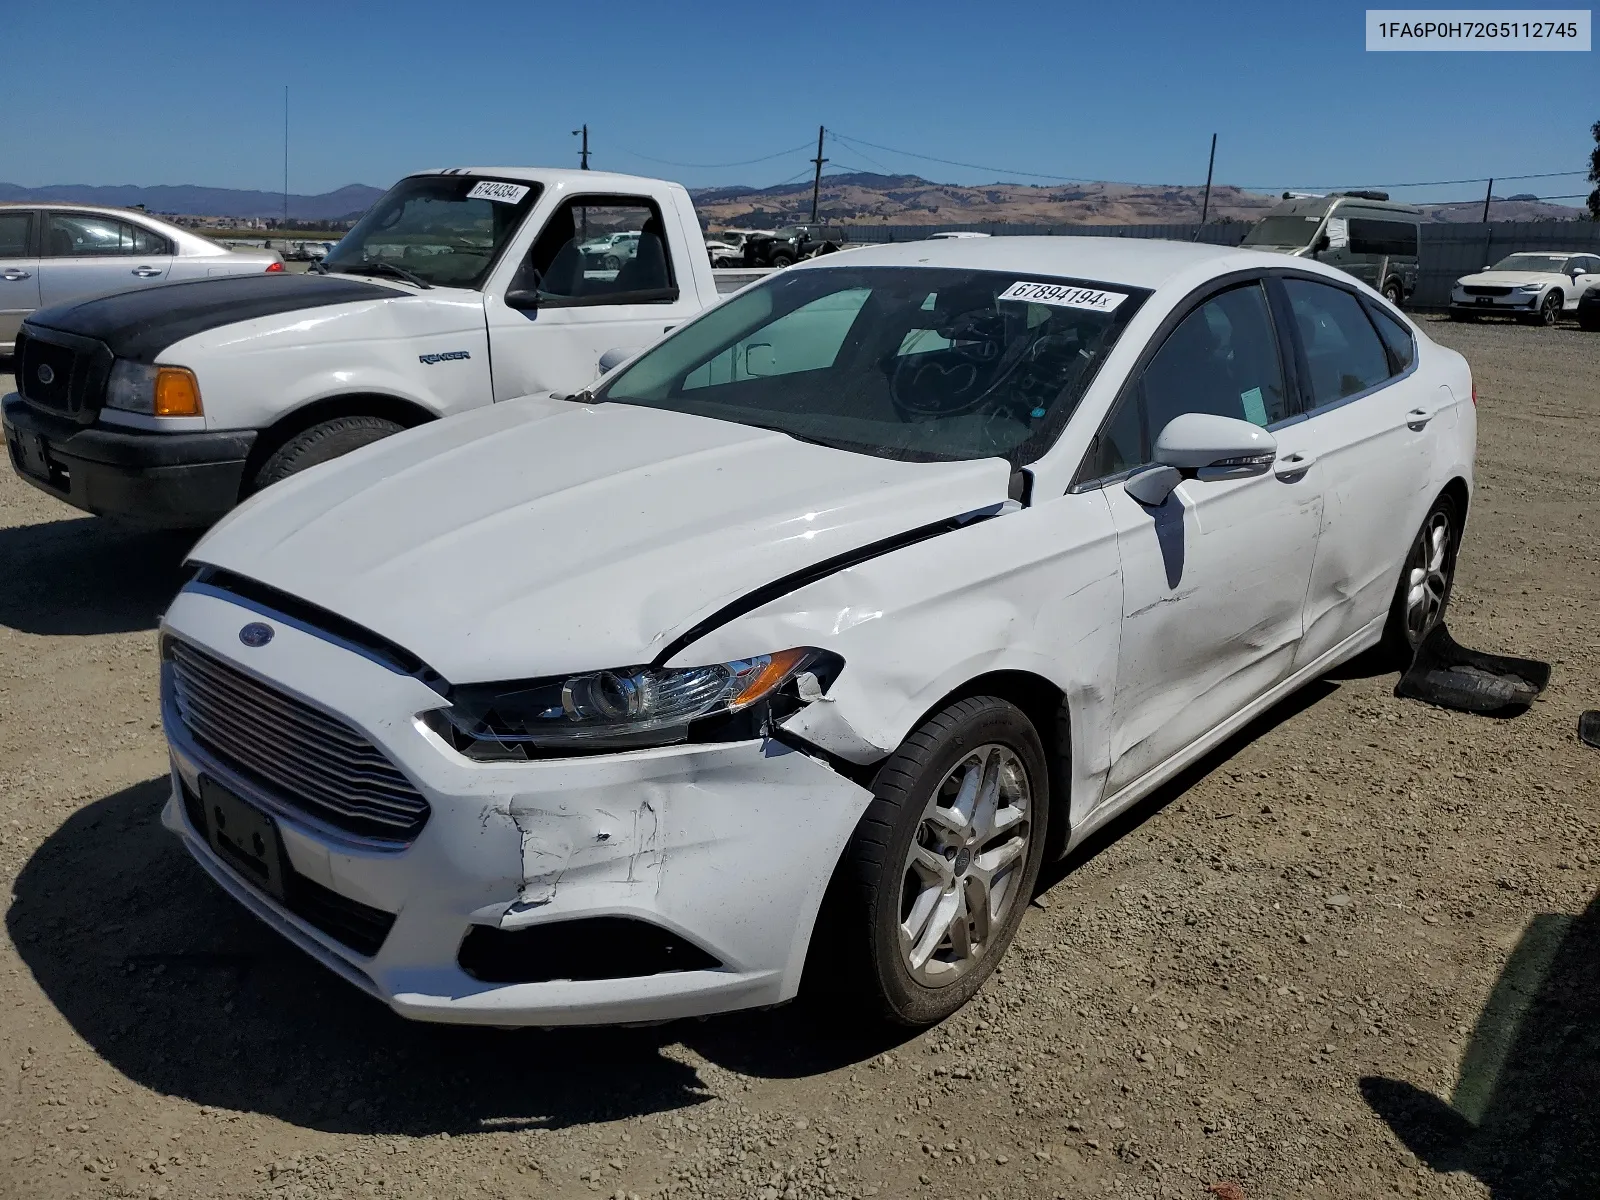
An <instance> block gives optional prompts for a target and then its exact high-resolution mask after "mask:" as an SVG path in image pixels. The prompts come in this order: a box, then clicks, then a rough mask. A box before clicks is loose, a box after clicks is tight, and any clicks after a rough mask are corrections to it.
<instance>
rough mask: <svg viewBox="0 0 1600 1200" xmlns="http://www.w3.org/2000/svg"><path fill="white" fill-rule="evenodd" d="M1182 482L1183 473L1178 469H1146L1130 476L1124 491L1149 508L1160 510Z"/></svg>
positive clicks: (1161, 467)
mask: <svg viewBox="0 0 1600 1200" xmlns="http://www.w3.org/2000/svg"><path fill="white" fill-rule="evenodd" d="M1182 482H1183V472H1182V471H1180V470H1178V468H1177V467H1163V466H1154V467H1144V468H1142V469H1140V470H1138V471H1135V472H1134V473H1133V474H1132V475H1129V476H1128V478H1127V479H1126V481H1124V483H1123V485H1122V490H1123V491H1125V492H1127V493H1128V495H1130V496H1132V497H1133V498H1134V499H1135V500H1137V501H1138V502H1139V503H1140V504H1143V505H1145V506H1146V507H1147V508H1160V507H1161V506H1162V505H1163V504H1165V503H1166V502H1167V497H1168V496H1170V495H1172V489H1173V488H1175V487H1177V486H1178V485H1179V484H1180V483H1182Z"/></svg>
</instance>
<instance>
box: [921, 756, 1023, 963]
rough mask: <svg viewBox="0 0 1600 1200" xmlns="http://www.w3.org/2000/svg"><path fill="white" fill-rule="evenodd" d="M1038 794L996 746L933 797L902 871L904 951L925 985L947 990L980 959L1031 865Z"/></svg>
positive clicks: (952, 774) (968, 760)
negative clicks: (1028, 863)
mask: <svg viewBox="0 0 1600 1200" xmlns="http://www.w3.org/2000/svg"><path fill="white" fill-rule="evenodd" d="M1032 800H1033V791H1032V788H1031V786H1030V785H1029V782H1028V774H1027V771H1026V770H1024V768H1023V765H1022V761H1021V759H1019V758H1018V757H1017V755H1016V754H1015V753H1013V752H1012V751H1011V750H1009V749H1008V748H1006V747H1005V746H1002V745H999V744H998V743H989V744H987V745H984V746H980V747H979V748H978V749H976V750H974V751H973V752H972V753H971V754H968V755H966V756H965V757H964V758H962V760H961V761H960V762H958V763H957V764H956V765H955V766H954V767H952V768H951V769H950V770H949V771H948V772H947V773H946V774H945V776H944V778H943V779H942V780H940V782H939V786H938V787H936V788H935V789H934V790H933V793H932V795H931V796H929V798H928V804H927V807H926V808H925V809H924V811H923V814H922V820H921V822H920V824H919V825H918V827H917V831H916V834H915V836H914V837H913V838H912V842H911V847H910V850H909V851H908V853H907V855H906V861H905V866H904V870H903V873H902V883H901V889H900V891H901V899H900V923H899V934H900V950H901V954H902V955H903V956H904V960H905V965H906V968H907V969H908V970H909V971H910V973H911V976H912V978H913V979H915V980H916V981H917V982H918V983H921V984H923V985H924V986H926V987H930V988H940V987H945V986H948V985H949V984H951V983H954V982H955V981H956V980H958V979H960V978H961V977H963V976H964V975H966V974H967V973H968V972H969V971H971V970H972V969H973V968H974V967H976V966H977V965H978V964H979V962H981V961H982V959H983V957H984V955H985V954H986V953H987V952H988V951H989V949H990V948H991V947H992V945H993V944H994V941H995V938H996V936H997V935H998V933H999V931H1000V930H1001V929H1002V928H1003V927H1004V926H1005V923H1006V916H1007V914H1008V913H1009V912H1010V911H1011V909H1012V907H1013V906H1014V905H1016V904H1019V903H1026V902H1027V901H1026V898H1019V896H1018V892H1019V890H1020V889H1019V888H1018V887H1017V886H1016V885H1017V883H1018V882H1019V881H1020V880H1021V879H1022V878H1023V876H1024V874H1025V866H1026V864H1027V862H1028V839H1029V838H1030V837H1031V836H1032V830H1033V821H1032Z"/></svg>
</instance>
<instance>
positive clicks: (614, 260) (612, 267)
mask: <svg viewBox="0 0 1600 1200" xmlns="http://www.w3.org/2000/svg"><path fill="white" fill-rule="evenodd" d="M604 265H605V269H606V270H608V271H620V270H622V260H621V259H620V258H618V257H617V256H616V255H615V254H608V255H606V257H605V264H604Z"/></svg>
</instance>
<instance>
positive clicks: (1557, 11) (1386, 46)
mask: <svg viewBox="0 0 1600 1200" xmlns="http://www.w3.org/2000/svg"><path fill="white" fill-rule="evenodd" d="M1367 49H1368V50H1523V51H1526V50H1588V49H1589V10H1588V9H1586V8H1504V9H1498V8H1435V9H1428V8H1421V9H1418V8H1369V9H1367Z"/></svg>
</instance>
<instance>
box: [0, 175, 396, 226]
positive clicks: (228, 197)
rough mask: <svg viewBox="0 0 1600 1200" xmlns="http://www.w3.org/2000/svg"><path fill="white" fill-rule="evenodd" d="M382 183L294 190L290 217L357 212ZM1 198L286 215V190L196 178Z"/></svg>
mask: <svg viewBox="0 0 1600 1200" xmlns="http://www.w3.org/2000/svg"><path fill="white" fill-rule="evenodd" d="M383 192H384V189H383V188H375V187H368V186H367V185H366V184H362V183H351V184H346V185H345V186H344V187H342V188H339V189H338V190H337V191H333V192H323V193H322V194H321V195H319V196H298V195H295V194H294V193H292V192H291V193H290V194H289V216H290V218H291V219H292V220H299V221H329V220H335V219H337V218H339V217H349V216H355V215H358V214H360V213H364V212H366V211H367V209H369V208H371V207H372V202H373V201H374V200H376V199H377V198H378V197H379V196H381V195H383ZM0 200H13V201H16V200H20V201H29V200H33V201H44V200H67V201H71V202H73V203H76V204H104V205H107V206H109V207H112V208H132V207H134V206H135V205H138V204H142V205H144V206H145V208H146V209H147V210H149V211H150V212H153V213H174V214H177V215H179V216H186V217H281V216H282V215H283V193H282V192H250V191H242V190H240V189H238V188H209V187H199V186H197V185H195V184H192V183H183V184H177V185H176V186H164V187H138V186H135V185H134V184H120V185H115V186H111V187H91V186H89V185H87V184H82V183H56V184H50V185H48V186H46V187H37V188H25V187H19V186H18V185H16V184H14V183H0Z"/></svg>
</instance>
